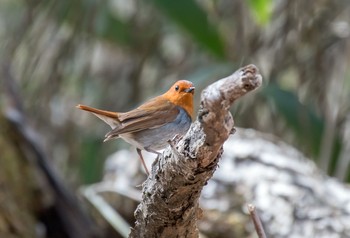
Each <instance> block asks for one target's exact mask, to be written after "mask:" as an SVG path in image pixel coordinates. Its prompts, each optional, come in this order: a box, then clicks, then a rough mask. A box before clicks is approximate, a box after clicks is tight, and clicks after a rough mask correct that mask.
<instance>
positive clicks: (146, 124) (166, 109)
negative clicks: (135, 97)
mask: <svg viewBox="0 0 350 238" xmlns="http://www.w3.org/2000/svg"><path fill="white" fill-rule="evenodd" d="M178 114H179V109H178V107H177V106H176V105H175V104H173V103H171V102H169V101H168V100H166V99H163V98H161V97H157V98H154V99H152V100H150V101H148V102H146V103H145V104H142V105H141V106H140V107H138V108H136V109H134V110H131V111H129V112H125V113H118V119H119V121H120V124H119V126H117V127H116V128H114V129H113V130H112V131H110V132H109V133H107V135H106V137H107V138H113V137H116V136H118V135H120V134H124V133H132V132H136V131H140V130H144V129H149V128H157V127H160V126H162V125H164V124H166V123H169V122H172V121H174V120H175V118H176V117H177V115H178Z"/></svg>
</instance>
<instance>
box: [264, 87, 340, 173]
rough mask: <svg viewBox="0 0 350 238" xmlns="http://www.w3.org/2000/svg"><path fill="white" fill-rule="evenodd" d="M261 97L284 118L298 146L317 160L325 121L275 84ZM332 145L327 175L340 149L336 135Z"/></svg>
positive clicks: (334, 164) (310, 108)
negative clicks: (270, 102)
mask: <svg viewBox="0 0 350 238" xmlns="http://www.w3.org/2000/svg"><path fill="white" fill-rule="evenodd" d="M263 95H264V96H265V97H266V98H267V99H269V100H271V101H272V102H273V104H274V105H275V107H276V109H277V111H278V114H279V115H281V116H282V117H283V118H284V120H285V122H286V123H287V125H288V126H289V127H290V128H291V129H292V131H293V132H294V133H295V135H296V137H297V139H298V140H299V142H298V144H299V146H301V147H306V150H307V151H308V152H309V153H310V155H311V156H312V157H313V158H319V157H320V152H321V146H322V144H321V143H322V136H323V133H324V129H325V126H326V125H325V123H326V122H325V119H324V118H322V117H320V116H319V115H317V114H316V113H315V111H314V109H313V108H312V107H311V106H308V105H304V104H302V103H301V102H300V101H299V99H298V97H297V95H296V94H295V93H293V92H290V91H286V90H283V89H282V88H280V87H279V85H277V84H269V85H267V86H266V87H265V88H264V90H263ZM333 143H334V145H333V150H332V154H331V160H330V161H331V164H330V166H329V171H328V173H329V174H334V172H335V169H336V164H337V163H338V159H339V158H338V157H339V153H340V151H341V148H342V146H341V139H340V135H339V134H338V133H337V134H336V138H335V140H334V142H333ZM317 162H319V161H316V163H317Z"/></svg>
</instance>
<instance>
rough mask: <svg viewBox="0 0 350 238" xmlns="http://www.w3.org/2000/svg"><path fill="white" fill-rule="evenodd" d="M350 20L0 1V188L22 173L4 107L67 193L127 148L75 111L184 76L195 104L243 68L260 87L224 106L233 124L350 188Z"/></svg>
mask: <svg viewBox="0 0 350 238" xmlns="http://www.w3.org/2000/svg"><path fill="white" fill-rule="evenodd" d="M349 20H350V2H349V1H344V0H321V1H301V0H296V1H293V0H282V1H272V0H249V1H244V0H203V1H194V0H177V1H171V0H151V1H138V0H128V1H123V0H27V1H25V0H23V1H17V0H1V2H0V67H1V68H0V82H1V88H0V90H1V91H0V100H1V101H0V106H1V109H2V112H1V113H2V115H3V116H1V118H0V128H2V129H0V132H1V134H0V149H1V154H0V159H1V160H0V161H1V166H2V167H3V168H2V170H6V171H5V172H4V171H2V175H0V181H2V182H3V183H4V181H7V183H9V180H6V179H7V178H13V179H12V180H11V181H10V182H13V183H15V182H16V181H17V182H18V179H19V180H20V178H17V177H16V176H17V175H16V174H17V173H19V171H18V170H20V171H23V168H22V167H21V166H19V165H13V164H11V163H13V161H14V158H16V157H18V156H21V155H19V154H16V151H18V148H20V147H21V145H20V143H18V141H17V142H16V140H13V139H10V138H13V130H11V129H8V127H7V126H6V125H7V124H6V117H7V116H6V115H7V114H6V112H9V111H10V110H11V109H17V110H20V111H21V112H23V115H24V117H25V118H24V119H25V123H26V125H28V126H29V127H30V128H32V129H33V130H34V131H35V132H36V137H35V138H36V139H35V140H36V141H37V143H38V144H40V145H41V146H42V147H43V148H44V152H45V154H46V155H47V156H48V158H49V160H50V163H51V164H52V165H53V166H54V167H55V168H57V171H58V173H59V174H60V175H61V176H62V177H64V179H65V180H64V181H65V183H67V184H69V186H70V187H71V188H73V189H76V188H78V187H79V186H81V185H82V184H90V183H94V182H96V181H99V180H100V179H101V176H102V168H103V163H104V159H105V158H106V156H108V155H109V154H111V153H113V152H114V151H115V150H117V149H118V148H122V147H127V148H129V147H130V146H129V145H127V144H125V143H124V142H122V141H119V140H118V141H113V142H111V143H102V138H103V136H104V134H105V133H106V132H107V131H108V130H109V128H108V126H107V125H105V124H104V123H102V122H101V121H99V120H98V119H96V118H95V117H93V116H91V115H89V114H87V113H83V112H81V111H78V110H76V109H75V105H76V104H78V103H83V104H87V105H91V106H93V107H97V108H102V109H106V110H113V111H127V110H130V109H132V108H134V107H136V106H137V105H139V104H140V103H141V102H143V101H144V100H146V99H147V98H150V97H152V96H154V95H157V94H160V93H162V92H163V91H165V90H166V89H167V88H168V87H169V86H170V85H171V84H172V83H173V82H174V81H175V80H178V79H187V80H190V81H192V82H193V83H194V84H195V86H196V90H197V91H196V105H197V106H198V103H199V96H200V92H201V90H202V89H203V88H204V87H206V85H208V84H210V83H211V82H213V81H215V80H218V79H220V78H222V77H225V76H228V75H229V74H231V73H232V72H234V71H235V70H236V69H238V68H239V67H241V66H244V65H246V64H250V63H253V64H255V65H257V66H258V68H259V69H260V71H261V73H262V75H263V78H264V85H263V87H262V88H261V89H260V90H258V91H257V92H256V93H253V94H250V95H248V96H246V97H244V99H242V100H240V101H239V102H237V103H236V104H235V106H234V107H233V108H232V113H233V115H234V118H235V125H236V126H238V127H245V128H254V129H257V130H259V131H263V132H266V133H270V134H273V135H276V136H277V137H278V138H280V139H281V140H282V141H285V142H288V143H290V144H292V145H294V146H295V147H296V148H297V149H299V150H301V151H302V152H303V153H305V154H306V155H307V156H308V157H310V158H311V159H313V160H314V161H315V162H316V164H317V165H318V166H319V167H320V169H322V170H323V171H325V172H326V173H327V174H329V175H330V176H334V177H337V178H339V179H340V180H341V181H344V182H349V181H350V170H349V163H350V154H349V151H350V80H349V78H350V71H349V69H350V67H349V66H350V51H349V43H350V41H349V39H350V38H349V37H350V25H349ZM23 123H24V122H23ZM15 142H16V143H15ZM22 156H23V155H22ZM11 176H12V177H11ZM5 177H6V178H5ZM0 227H1V219H0Z"/></svg>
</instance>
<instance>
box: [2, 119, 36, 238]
mask: <svg viewBox="0 0 350 238" xmlns="http://www.w3.org/2000/svg"><path fill="white" fill-rule="evenodd" d="M0 124H1V125H2V126H1V127H0V151H1V152H0V153H1V154H0V158H1V159H0V160H1V166H0V201H1V202H0V237H9V238H10V237H38V236H37V233H36V229H37V228H38V227H39V226H38V223H37V221H36V216H35V210H36V209H37V208H38V207H40V206H42V204H40V203H42V199H38V197H37V195H38V194H37V192H38V191H39V187H38V186H39V185H38V181H37V178H36V176H35V173H34V171H33V168H32V166H31V165H30V164H29V163H28V161H26V160H24V159H23V156H22V155H21V153H20V152H19V150H18V148H16V145H14V144H12V143H11V142H9V138H8V134H10V133H11V131H10V130H9V127H7V126H6V123H5V121H4V118H3V117H1V115H0Z"/></svg>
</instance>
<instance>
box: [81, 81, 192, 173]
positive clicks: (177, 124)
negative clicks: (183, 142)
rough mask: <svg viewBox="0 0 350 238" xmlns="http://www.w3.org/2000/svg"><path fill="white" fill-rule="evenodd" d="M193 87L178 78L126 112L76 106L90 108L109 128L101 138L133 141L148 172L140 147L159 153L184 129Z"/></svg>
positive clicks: (183, 132)
mask: <svg viewBox="0 0 350 238" xmlns="http://www.w3.org/2000/svg"><path fill="white" fill-rule="evenodd" d="M194 90H195V87H194V86H193V84H192V83H191V82H189V81H187V80H179V81H177V82H176V83H175V84H174V85H173V86H171V88H170V89H169V90H168V91H167V92H166V93H164V94H162V95H160V96H158V97H155V98H153V99H150V100H149V101H147V102H145V103H144V104H142V105H141V106H139V107H137V108H135V109H133V110H131V111H128V112H111V111H104V110H100V109H96V108H92V107H89V106H85V105H81V104H79V105H77V106H76V107H77V108H79V109H81V110H85V111H89V112H92V113H93V114H94V115H95V116H97V117H98V118H100V119H101V120H103V121H104V122H105V123H107V124H108V125H109V126H110V127H111V128H112V130H111V131H110V132H108V133H107V134H106V135H105V139H104V142H105V141H108V140H111V139H117V138H122V139H124V140H125V141H126V142H128V143H129V144H131V145H134V146H135V147H136V151H137V153H138V155H139V156H140V159H141V162H142V165H143V167H144V168H145V171H146V173H147V175H149V172H148V169H147V167H146V164H145V161H144V159H143V157H142V153H141V150H146V151H148V152H152V153H155V154H157V155H159V154H160V153H159V152H157V150H161V149H164V148H165V147H166V146H167V145H169V142H170V143H171V140H172V139H173V138H175V137H178V136H183V135H184V134H185V133H186V132H187V130H188V129H189V128H190V125H191V123H192V115H193V95H194Z"/></svg>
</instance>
